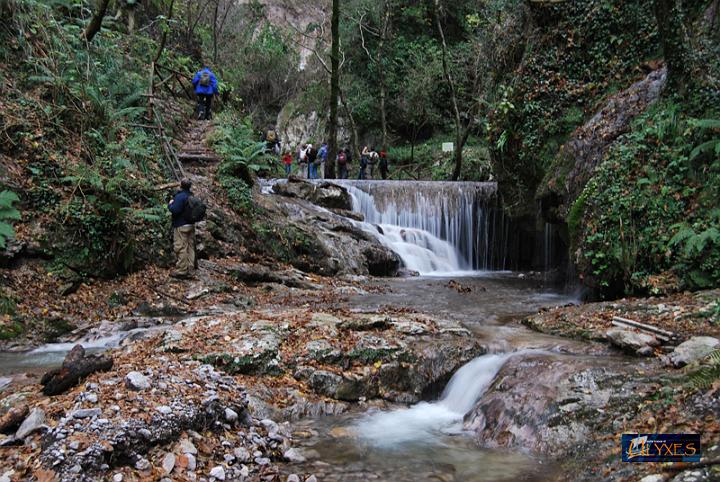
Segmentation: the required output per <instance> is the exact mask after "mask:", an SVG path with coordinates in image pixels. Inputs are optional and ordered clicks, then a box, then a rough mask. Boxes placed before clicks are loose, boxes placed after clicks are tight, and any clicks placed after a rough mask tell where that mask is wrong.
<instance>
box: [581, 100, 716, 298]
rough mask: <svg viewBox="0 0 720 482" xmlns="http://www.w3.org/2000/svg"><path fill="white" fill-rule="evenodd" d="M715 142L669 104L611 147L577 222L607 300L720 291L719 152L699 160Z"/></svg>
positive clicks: (588, 264) (593, 277) (594, 280)
mask: <svg viewBox="0 0 720 482" xmlns="http://www.w3.org/2000/svg"><path fill="white" fill-rule="evenodd" d="M707 136H708V133H706V132H704V131H703V129H702V128H700V127H698V125H697V123H696V122H694V121H693V120H692V119H691V118H690V117H689V116H688V115H687V114H686V113H683V112H682V110H681V109H680V108H679V107H678V106H677V105H676V104H674V103H673V102H672V101H667V100H666V101H662V102H659V103H658V104H656V105H655V106H654V107H653V108H652V109H651V110H650V111H649V112H648V113H646V114H645V115H644V116H642V117H641V118H639V119H637V120H636V121H635V122H634V124H633V126H632V131H631V132H630V133H628V134H626V135H625V136H623V137H622V138H620V139H619V141H618V142H617V143H616V144H615V146H614V147H613V148H612V149H611V151H610V152H609V153H608V156H607V159H606V161H605V162H604V163H603V164H602V165H601V166H600V167H599V169H598V172H597V173H596V175H595V177H594V178H593V179H592V180H591V181H590V182H589V183H588V185H587V186H586V187H585V190H584V192H583V193H582V195H581V196H580V198H579V199H578V200H577V202H576V203H575V205H574V206H573V208H572V210H571V213H570V216H569V232H570V234H571V235H572V236H573V237H574V239H573V245H574V246H576V247H578V248H580V249H579V251H578V252H579V259H578V260H577V261H578V263H579V267H580V271H581V273H582V274H583V275H584V276H585V277H586V279H587V280H589V281H590V284H591V285H594V286H596V287H597V288H599V289H600V291H601V292H604V293H606V294H622V293H623V292H624V293H648V292H649V293H655V292H661V291H663V290H667V289H678V288H688V289H699V288H708V287H711V286H718V285H720V231H719V230H718V226H720V209H718V207H717V199H718V196H719V195H720V161H719V160H718V159H719V157H718V156H717V155H716V154H715V153H714V151H713V152H708V153H706V154H704V156H706V157H704V158H702V159H699V158H697V156H696V157H693V151H694V150H695V148H696V146H698V145H702V144H703V143H704V142H708V141H706V138H707ZM581 218H583V219H584V224H583V225H582V227H581V226H580V221H579V219H581ZM660 279H662V280H664V281H665V282H667V281H668V280H671V279H675V280H677V282H676V283H673V282H669V283H665V284H667V286H658V283H659V282H658V280H660ZM660 284H662V283H660Z"/></svg>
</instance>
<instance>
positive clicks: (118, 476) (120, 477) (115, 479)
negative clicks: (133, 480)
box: [112, 473, 123, 482]
mask: <svg viewBox="0 0 720 482" xmlns="http://www.w3.org/2000/svg"><path fill="white" fill-rule="evenodd" d="M112 479H113V482H122V481H123V474H120V473H118V474H115V475H113V478H112Z"/></svg>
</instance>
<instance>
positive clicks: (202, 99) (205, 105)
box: [192, 66, 220, 120]
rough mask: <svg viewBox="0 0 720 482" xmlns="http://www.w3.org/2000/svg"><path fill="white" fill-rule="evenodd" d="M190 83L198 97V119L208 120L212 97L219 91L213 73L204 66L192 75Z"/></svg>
mask: <svg viewBox="0 0 720 482" xmlns="http://www.w3.org/2000/svg"><path fill="white" fill-rule="evenodd" d="M192 85H193V87H195V95H197V99H198V120H210V117H211V108H212V99H213V97H214V96H216V95H218V94H219V93H220V91H219V90H218V83H217V78H215V74H213V72H212V70H210V68H209V67H207V66H204V67H203V68H202V69H201V70H199V71H198V72H197V73H196V74H195V77H193V80H192Z"/></svg>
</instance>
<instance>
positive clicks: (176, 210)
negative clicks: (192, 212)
mask: <svg viewBox="0 0 720 482" xmlns="http://www.w3.org/2000/svg"><path fill="white" fill-rule="evenodd" d="M192 195H193V193H192V192H191V191H185V190H182V191H180V192H178V193H177V194H175V197H174V198H173V202H172V203H170V204H168V209H169V210H170V212H171V213H172V227H173V228H179V227H181V226H187V225H189V224H193V223H191V222H190V221H188V220H187V219H186V218H185V206H186V205H187V200H188V198H189V197H190V196H192Z"/></svg>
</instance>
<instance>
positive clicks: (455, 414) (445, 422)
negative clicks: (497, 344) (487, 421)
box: [356, 352, 524, 448]
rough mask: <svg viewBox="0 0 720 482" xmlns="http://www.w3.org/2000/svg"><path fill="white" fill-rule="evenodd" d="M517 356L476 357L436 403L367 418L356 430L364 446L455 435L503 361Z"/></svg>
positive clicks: (385, 446)
mask: <svg viewBox="0 0 720 482" xmlns="http://www.w3.org/2000/svg"><path fill="white" fill-rule="evenodd" d="M520 353H524V352H515V353H502V354H492V355H483V356H481V357H478V358H476V359H474V360H472V361H471V362H469V363H467V364H465V365H463V366H462V367H461V368H460V369H459V370H458V371H457V372H456V373H455V374H454V375H453V377H452V378H451V379H450V382H449V383H448V384H447V386H446V387H445V390H444V391H443V394H442V397H441V398H440V400H438V401H437V402H432V403H428V402H421V403H418V404H417V405H413V406H412V407H410V408H403V409H400V410H394V411H391V412H379V413H374V414H371V415H368V416H366V417H365V418H363V419H362V420H361V421H360V422H359V423H358V425H357V426H356V430H357V432H358V434H359V436H360V437H361V438H362V439H363V440H364V441H365V442H366V443H368V444H370V445H373V446H377V447H383V448H391V447H398V446H399V445H401V444H406V443H426V442H430V441H432V440H434V439H435V438H436V437H437V436H438V435H439V434H441V433H453V432H459V431H460V430H462V420H463V416H464V415H465V414H466V413H467V412H469V411H470V410H471V409H472V408H473V405H475V402H477V401H478V400H479V399H480V397H481V396H482V394H483V393H485V390H487V388H488V387H489V386H490V384H491V383H492V381H493V379H494V378H495V375H497V373H498V372H499V371H500V369H501V368H502V366H503V365H504V364H505V362H506V361H507V360H508V359H509V358H510V357H511V356H513V355H518V354H520Z"/></svg>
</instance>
